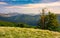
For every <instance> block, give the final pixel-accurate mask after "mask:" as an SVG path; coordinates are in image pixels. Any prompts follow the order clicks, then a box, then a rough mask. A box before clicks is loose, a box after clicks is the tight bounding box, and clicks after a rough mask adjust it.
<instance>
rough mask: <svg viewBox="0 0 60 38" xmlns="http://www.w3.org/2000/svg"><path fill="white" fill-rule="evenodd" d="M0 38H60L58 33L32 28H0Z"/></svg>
mask: <svg viewBox="0 0 60 38" xmlns="http://www.w3.org/2000/svg"><path fill="white" fill-rule="evenodd" d="M0 38H60V33H58V32H53V31H49V30H41V29H40V30H39V29H33V28H18V27H0Z"/></svg>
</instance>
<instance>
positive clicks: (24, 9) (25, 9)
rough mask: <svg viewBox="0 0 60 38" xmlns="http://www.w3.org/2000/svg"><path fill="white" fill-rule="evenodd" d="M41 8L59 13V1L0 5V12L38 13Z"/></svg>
mask: <svg viewBox="0 0 60 38" xmlns="http://www.w3.org/2000/svg"><path fill="white" fill-rule="evenodd" d="M45 1H46V0H45ZM48 1H49V0H48ZM46 2H47V1H46ZM0 4H7V3H5V2H0ZM42 8H47V9H49V10H50V11H51V12H54V13H58V14H59V13H60V1H57V2H50V3H35V4H25V5H11V6H9V5H8V6H3V7H0V13H10V12H11V13H14V12H17V13H23V14H39V13H40V11H41V10H42ZM39 10H40V11H39ZM46 11H47V10H46Z"/></svg>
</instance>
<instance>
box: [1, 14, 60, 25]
mask: <svg viewBox="0 0 60 38" xmlns="http://www.w3.org/2000/svg"><path fill="white" fill-rule="evenodd" d="M57 18H58V20H59V21H60V15H59V14H57ZM39 19H40V15H39V14H38V15H29V14H19V13H9V14H0V20H3V21H8V22H16V23H18V22H21V23H26V24H29V25H37V23H38V21H39Z"/></svg>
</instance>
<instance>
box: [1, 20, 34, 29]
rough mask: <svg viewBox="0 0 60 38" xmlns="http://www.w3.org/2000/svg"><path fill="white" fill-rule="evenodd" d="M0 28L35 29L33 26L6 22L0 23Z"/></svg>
mask: <svg viewBox="0 0 60 38" xmlns="http://www.w3.org/2000/svg"><path fill="white" fill-rule="evenodd" d="M0 27H21V28H35V26H32V25H28V24H25V23H15V22H6V21H0Z"/></svg>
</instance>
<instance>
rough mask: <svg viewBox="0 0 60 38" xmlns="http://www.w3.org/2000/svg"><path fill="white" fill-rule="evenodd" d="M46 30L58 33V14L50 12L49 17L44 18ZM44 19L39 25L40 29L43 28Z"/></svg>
mask: <svg viewBox="0 0 60 38" xmlns="http://www.w3.org/2000/svg"><path fill="white" fill-rule="evenodd" d="M44 17H45V18H44V28H43V29H48V30H53V31H56V30H57V28H58V26H59V23H58V21H57V17H56V14H54V13H51V12H48V15H45V16H44ZM41 20H42V19H40V22H39V23H38V28H42V27H43V25H42V21H41Z"/></svg>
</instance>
